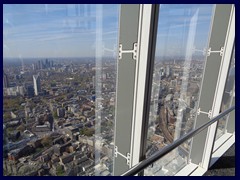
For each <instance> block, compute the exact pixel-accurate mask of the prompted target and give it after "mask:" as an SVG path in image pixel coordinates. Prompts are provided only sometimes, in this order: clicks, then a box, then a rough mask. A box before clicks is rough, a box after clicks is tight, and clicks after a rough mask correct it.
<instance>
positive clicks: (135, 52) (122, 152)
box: [113, 4, 156, 175]
mask: <svg viewBox="0 0 240 180" xmlns="http://www.w3.org/2000/svg"><path fill="white" fill-rule="evenodd" d="M155 7H156V5H150V4H148V5H142V4H141V5H122V6H121V15H120V32H119V59H118V78H117V106H116V122H115V137H114V138H115V141H114V143H115V157H114V169H113V171H114V175H121V174H122V173H124V172H125V171H127V170H128V169H129V168H130V167H132V166H134V165H135V164H137V163H138V162H139V158H140V156H141V155H140V153H141V148H142V143H141V140H142V133H144V132H142V128H143V109H144V102H145V101H144V100H145V99H144V97H145V89H146V88H145V86H146V83H147V78H146V77H148V73H149V71H148V63H149V54H151V53H149V52H150V51H151V52H152V51H153V49H152V46H151V45H152V43H153V41H152V39H151V35H152V34H151V33H152V32H151V30H152V28H151V25H152V23H153V21H152V19H153V14H154V13H155V12H156V11H155V9H156V8H155ZM155 39H156V37H155Z"/></svg>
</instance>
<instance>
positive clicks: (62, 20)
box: [3, 4, 212, 57]
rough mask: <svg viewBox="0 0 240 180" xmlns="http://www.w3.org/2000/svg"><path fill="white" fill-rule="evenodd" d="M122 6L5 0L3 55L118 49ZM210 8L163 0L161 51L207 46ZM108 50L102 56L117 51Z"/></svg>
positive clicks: (80, 53)
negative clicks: (9, 1) (7, 2)
mask: <svg viewBox="0 0 240 180" xmlns="http://www.w3.org/2000/svg"><path fill="white" fill-rule="evenodd" d="M119 7H120V6H119V5H67V4H62V5H53V4H49V5H46V4H39V5H37V4H33V5H26V4H20V5H4V6H3V54H4V57H90V56H91V57H92V56H95V54H96V46H97V47H104V48H106V49H112V50H114V51H116V44H117V37H118V18H119V17H118V16H119ZM211 13H212V5H162V6H161V8H160V17H159V28H158V40H157V50H156V54H157V56H159V55H163V56H164V55H184V54H186V47H189V44H190V45H192V44H193V45H194V46H196V48H200V49H201V48H203V47H205V46H206V43H207V39H208V33H209V24H210V20H211ZM101 21H102V22H101ZM191 33H192V34H191ZM96 34H102V36H96ZM188 34H191V36H189V35H188ZM101 38H102V39H101ZM99 41H101V42H100V43H99ZM96 42H97V44H96ZM103 52H104V53H103V56H111V55H112V54H113V53H112V52H109V51H103Z"/></svg>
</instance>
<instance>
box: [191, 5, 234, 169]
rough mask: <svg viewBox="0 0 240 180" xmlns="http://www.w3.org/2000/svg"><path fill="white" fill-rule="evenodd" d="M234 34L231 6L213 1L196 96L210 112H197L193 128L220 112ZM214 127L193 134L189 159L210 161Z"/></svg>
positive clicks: (201, 163) (202, 108)
mask: <svg viewBox="0 0 240 180" xmlns="http://www.w3.org/2000/svg"><path fill="white" fill-rule="evenodd" d="M234 36H235V16H234V6H233V5H230V4H228V5H226V4H224V5H220V4H219V5H216V7H215V12H214V17H213V23H212V30H211V36H210V41H209V51H208V56H207V61H206V64H205V71H204V77H203V82H202V88H201V91H200V100H199V108H200V111H201V112H211V113H210V114H209V115H207V114H204V113H201V112H200V113H199V115H198V116H197V119H196V122H195V123H196V124H195V127H196V128H197V127H199V126H201V125H202V124H204V123H206V122H207V121H209V118H212V117H214V116H216V115H218V114H219V110H220V106H221V100H222V95H223V91H224V87H225V83H226V78H227V72H228V67H229V64H230V59H231V52H232V48H233V43H234ZM216 127H217V123H214V124H213V125H211V126H210V127H209V128H208V129H207V130H205V131H202V132H201V133H200V134H198V135H196V136H195V137H194V138H193V142H192V148H191V155H190V159H191V161H192V162H193V163H195V164H200V165H201V167H202V168H204V169H207V168H208V165H209V161H210V158H211V153H212V148H213V143H214V136H215V132H216Z"/></svg>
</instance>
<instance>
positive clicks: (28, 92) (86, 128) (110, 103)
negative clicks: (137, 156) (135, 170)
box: [3, 58, 116, 175]
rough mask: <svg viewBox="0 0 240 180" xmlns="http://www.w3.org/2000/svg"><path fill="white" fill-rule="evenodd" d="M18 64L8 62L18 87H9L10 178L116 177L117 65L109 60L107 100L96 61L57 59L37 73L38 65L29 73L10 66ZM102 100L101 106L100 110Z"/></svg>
mask: <svg viewBox="0 0 240 180" xmlns="http://www.w3.org/2000/svg"><path fill="white" fill-rule="evenodd" d="M13 61H15V60H13V59H12V60H11V59H7V60H5V61H4V71H6V72H7V73H8V74H10V75H9V81H10V84H12V87H9V88H8V87H4V114H3V116H4V147H3V149H4V174H5V175H96V174H99V175H110V174H111V172H112V170H111V169H112V157H113V127H114V126H113V125H114V118H113V117H114V108H115V106H114V105H115V78H116V71H115V63H114V60H113V59H110V58H106V59H105V60H104V61H103V63H104V64H103V67H104V71H103V72H102V77H100V79H99V80H98V82H97V83H99V81H101V85H102V90H103V92H102V98H101V99H96V98H95V87H94V86H95V83H96V82H95V79H94V74H95V71H96V67H95V61H94V59H93V58H88V59H84V58H75V59H74V58H69V59H67V58H66V59H60V60H58V59H54V61H51V62H54V63H52V65H51V66H48V67H46V68H44V69H42V68H40V69H38V68H37V69H35V68H34V66H33V64H34V62H36V60H35V59H32V60H31V59H28V63H27V62H26V63H25V72H24V73H22V72H21V68H20V66H21V64H16V65H15V66H12V65H9V63H10V64H11V62H13ZM35 74H38V75H35ZM16 77H17V78H16ZM32 77H33V78H32ZM3 81H4V82H5V81H6V76H5V77H4V79H3ZM34 92H35V93H34ZM96 100H98V101H99V102H100V103H101V107H97V109H96V106H95V101H96ZM100 108H101V112H102V113H101V116H102V117H101V122H100V127H98V125H96V124H95V120H96V118H95V111H96V110H100ZM99 128H100V134H97V133H96V132H95V131H96V129H99ZM96 138H101V139H99V140H98V139H96ZM97 151H98V152H99V153H100V157H99V160H98V161H96V158H95V153H96V152H97Z"/></svg>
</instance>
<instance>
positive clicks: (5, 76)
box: [3, 71, 9, 88]
mask: <svg viewBox="0 0 240 180" xmlns="http://www.w3.org/2000/svg"><path fill="white" fill-rule="evenodd" d="M8 87H9V80H8V75H7V74H6V73H4V71H3V88H8Z"/></svg>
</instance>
